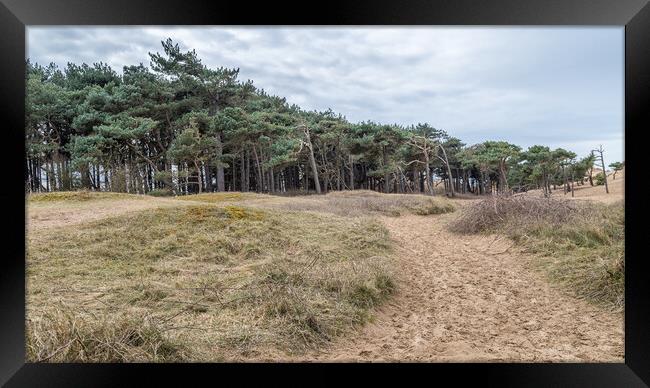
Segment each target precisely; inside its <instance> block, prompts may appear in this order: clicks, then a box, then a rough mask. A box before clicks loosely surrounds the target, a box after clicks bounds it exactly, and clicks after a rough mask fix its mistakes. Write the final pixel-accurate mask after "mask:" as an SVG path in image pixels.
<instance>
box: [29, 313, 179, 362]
mask: <svg viewBox="0 0 650 388" xmlns="http://www.w3.org/2000/svg"><path fill="white" fill-rule="evenodd" d="M32 315H36V314H32ZM26 326H27V335H26V346H27V359H28V360H30V361H34V362H66V361H75V362H174V361H182V360H184V359H185V357H186V355H185V352H186V349H184V347H183V346H182V345H180V344H177V343H173V342H171V341H169V340H168V339H167V338H166V337H165V336H164V330H163V329H161V328H160V327H158V326H156V324H155V323H153V322H151V321H150V320H149V319H148V317H146V316H127V315H125V314H116V315H111V316H107V317H103V318H101V319H97V318H96V317H87V316H83V315H82V314H77V315H73V314H72V313H70V312H66V311H63V310H61V309H57V308H53V307H49V308H48V309H44V310H43V312H41V313H38V315H37V316H34V317H32V318H31V319H30V320H29V321H28V322H27V325H26Z"/></svg>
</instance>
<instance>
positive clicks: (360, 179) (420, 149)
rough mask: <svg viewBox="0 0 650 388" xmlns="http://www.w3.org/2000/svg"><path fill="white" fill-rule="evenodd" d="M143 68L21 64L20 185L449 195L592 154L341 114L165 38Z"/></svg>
mask: <svg viewBox="0 0 650 388" xmlns="http://www.w3.org/2000/svg"><path fill="white" fill-rule="evenodd" d="M162 49H163V50H162V53H150V54H149V56H150V59H151V66H150V67H149V68H147V67H145V66H143V65H142V64H139V65H133V66H125V67H124V68H123V71H122V74H118V73H117V72H116V71H114V70H113V69H111V67H110V66H108V65H106V64H104V63H95V64H92V65H88V64H85V63H84V64H81V65H77V64H73V63H68V64H67V66H66V67H65V68H64V69H63V70H61V69H59V68H58V67H57V66H56V65H54V64H50V65H48V66H41V65H39V64H32V63H30V62H29V61H28V62H27V72H26V74H27V101H26V123H25V125H26V153H27V157H26V165H25V169H26V190H27V191H31V192H42V191H56V190H75V189H88V190H97V191H116V192H128V193H144V194H152V195H185V194H192V193H202V192H212V191H242V192H247V191H256V192H266V193H288V192H315V193H324V192H328V191H333V190H354V189H368V190H376V191H381V192H385V193H426V194H430V195H433V194H434V192H435V186H437V185H442V186H441V187H443V188H444V189H443V190H444V192H445V193H446V194H447V195H450V196H453V195H456V194H457V193H463V194H467V193H472V194H476V195H482V194H489V193H505V192H518V191H525V190H528V189H531V188H540V189H542V190H543V191H544V193H546V194H549V193H550V192H551V190H552V189H557V188H558V187H562V188H563V190H564V191H565V193H567V192H569V191H571V192H572V189H573V185H574V183H575V184H578V185H581V184H584V183H585V182H583V177H585V176H586V175H587V176H589V177H590V180H589V181H588V182H589V183H590V184H592V185H593V181H592V180H591V170H592V169H593V168H594V165H595V163H596V157H595V156H594V155H593V153H592V154H590V155H588V156H586V157H584V158H582V159H576V154H575V153H573V152H571V151H567V150H564V149H561V148H559V149H550V148H549V147H547V146H542V145H535V146H532V147H529V148H528V149H527V150H522V149H521V147H519V146H517V145H514V144H510V143H508V142H505V141H485V142H483V143H480V144H474V145H466V144H465V143H463V142H462V141H461V140H460V139H458V138H456V137H453V136H451V135H450V134H449V133H447V132H446V131H444V130H441V129H436V128H434V127H433V126H431V125H430V124H428V123H420V124H417V125H411V126H402V125H396V124H382V123H376V122H372V121H365V122H360V123H352V122H349V121H348V120H347V119H346V118H345V117H344V116H342V115H340V114H337V113H335V112H333V111H332V110H327V111H324V112H318V111H306V110H303V109H301V108H300V107H299V106H297V105H294V104H289V103H287V101H286V100H285V99H284V98H281V97H278V96H274V95H270V94H268V93H266V92H265V91H264V90H263V89H259V88H257V87H256V86H255V85H253V82H252V81H250V80H248V81H241V80H239V79H238V76H239V70H238V69H230V68H224V67H220V68H216V69H212V68H209V67H207V66H205V65H204V64H203V63H202V62H201V60H200V59H199V58H198V56H197V54H196V51H194V50H190V51H183V50H181V48H180V47H179V45H178V44H175V43H174V42H173V41H172V40H171V39H168V40H166V41H164V42H162Z"/></svg>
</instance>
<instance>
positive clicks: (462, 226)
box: [449, 195, 582, 233]
mask: <svg viewBox="0 0 650 388" xmlns="http://www.w3.org/2000/svg"><path fill="white" fill-rule="evenodd" d="M581 210H582V209H581V207H580V206H579V204H578V203H577V202H575V201H570V200H560V199H554V198H553V199H552V198H536V197H528V196H514V195H511V196H501V195H499V196H493V197H491V198H487V199H484V200H481V201H478V202H476V203H474V204H472V205H470V206H468V207H467V208H465V209H463V211H462V213H461V214H460V216H459V217H458V218H457V219H456V220H454V221H453V222H451V223H450V224H449V229H450V230H451V231H453V232H457V233H479V232H494V231H498V230H503V229H509V230H516V229H520V228H522V227H526V226H533V225H536V224H539V223H551V224H561V223H564V222H567V221H569V220H570V219H571V217H573V216H575V215H576V214H578V213H579V212H580V211H581Z"/></svg>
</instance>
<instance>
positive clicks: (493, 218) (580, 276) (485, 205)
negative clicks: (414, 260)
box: [449, 196, 625, 310]
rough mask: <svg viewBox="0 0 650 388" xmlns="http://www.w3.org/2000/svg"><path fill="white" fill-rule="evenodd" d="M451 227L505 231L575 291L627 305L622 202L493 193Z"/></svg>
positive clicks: (604, 301) (605, 303) (613, 305)
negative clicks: (610, 202)
mask: <svg viewBox="0 0 650 388" xmlns="http://www.w3.org/2000/svg"><path fill="white" fill-rule="evenodd" d="M449 227H450V229H451V230H452V231H455V232H458V233H504V234H506V235H508V236H510V237H511V238H512V239H513V240H514V241H516V242H517V243H518V244H519V245H520V246H522V247H524V249H525V250H527V251H528V252H531V253H534V254H535V255H537V256H538V257H539V258H540V260H537V261H536V264H537V265H538V266H539V267H540V268H541V269H543V270H544V271H545V273H546V274H547V275H548V276H549V278H550V279H551V280H552V281H554V282H556V283H558V284H560V285H562V286H564V288H565V289H566V290H568V291H570V292H572V293H573V294H574V295H576V296H578V297H581V298H585V299H587V300H589V301H591V302H594V303H596V304H598V305H601V306H604V307H607V308H611V309H613V310H622V309H623V307H624V301H625V298H624V291H625V276H624V274H625V258H624V248H625V210H624V206H623V203H622V202H620V203H616V204H610V205H605V204H599V203H591V202H583V201H570V200H560V199H550V198H535V197H528V196H509V197H493V198H489V199H485V200H483V201H481V202H478V203H476V204H474V205H472V206H469V207H468V208H467V209H465V210H464V211H463V213H462V214H461V216H460V217H459V218H458V219H456V220H455V221H454V222H452V223H450V225H449Z"/></svg>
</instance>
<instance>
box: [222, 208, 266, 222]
mask: <svg viewBox="0 0 650 388" xmlns="http://www.w3.org/2000/svg"><path fill="white" fill-rule="evenodd" d="M225 210H226V214H228V217H230V218H231V219H233V220H243V219H247V220H257V221H259V220H262V219H264V213H263V212H261V211H259V210H253V209H246V208H243V207H241V206H226V207H225Z"/></svg>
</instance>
